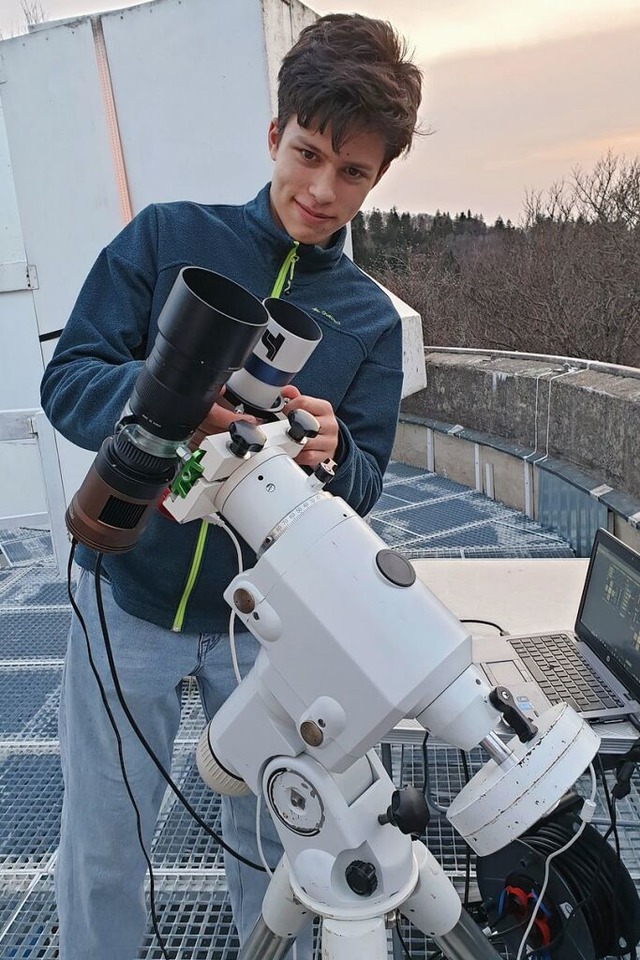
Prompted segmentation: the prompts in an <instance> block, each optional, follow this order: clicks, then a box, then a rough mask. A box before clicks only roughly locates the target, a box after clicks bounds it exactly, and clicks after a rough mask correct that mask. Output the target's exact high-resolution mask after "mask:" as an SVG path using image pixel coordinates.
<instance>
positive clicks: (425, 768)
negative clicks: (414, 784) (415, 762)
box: [422, 730, 429, 800]
mask: <svg viewBox="0 0 640 960" xmlns="http://www.w3.org/2000/svg"><path fill="white" fill-rule="evenodd" d="M428 739H429V731H428V730H425V732H424V737H423V738H422V794H423V796H424V798H425V800H426V799H427V793H428V792H429V760H428V757H427V740H428Z"/></svg>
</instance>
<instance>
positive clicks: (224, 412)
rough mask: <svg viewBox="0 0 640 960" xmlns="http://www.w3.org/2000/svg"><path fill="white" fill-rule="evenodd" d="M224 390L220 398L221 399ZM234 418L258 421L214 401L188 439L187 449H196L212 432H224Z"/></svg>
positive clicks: (250, 421)
mask: <svg viewBox="0 0 640 960" xmlns="http://www.w3.org/2000/svg"><path fill="white" fill-rule="evenodd" d="M223 397H224V392H223V394H221V397H220V399H223ZM234 420H248V421H249V423H259V422H260V421H259V420H257V419H256V418H255V417H250V416H249V415H248V414H246V413H236V411H235V410H233V409H232V408H231V407H229V406H226V405H225V404H224V401H223V403H214V405H213V406H212V407H211V409H210V410H209V413H208V414H207V415H206V417H205V418H204V420H203V421H202V423H201V424H200V426H199V427H198V429H197V430H196V432H195V433H194V434H193V436H192V437H191V440H190V441H189V449H190V450H197V449H198V447H199V446H200V444H201V443H202V441H203V440H204V438H205V437H208V436H209V435H210V434H213V433H224V432H225V431H226V430H228V429H229V426H230V425H231V423H232V422H233V421H234Z"/></svg>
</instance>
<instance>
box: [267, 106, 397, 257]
mask: <svg viewBox="0 0 640 960" xmlns="http://www.w3.org/2000/svg"><path fill="white" fill-rule="evenodd" d="M269 153H270V154H271V159H272V160H273V161H274V164H275V165H274V169H273V177H272V181H271V194H270V200H271V212H272V214H273V216H274V218H275V220H276V222H277V223H278V225H279V226H281V227H283V228H284V229H285V230H286V231H287V233H288V234H289V236H291V237H293V239H294V240H298V241H300V243H309V244H318V245H319V246H326V245H327V244H328V243H329V241H330V239H331V237H332V235H333V234H334V233H335V232H336V230H339V229H340V227H343V226H344V225H345V224H346V223H348V222H349V221H350V220H351V219H352V218H353V217H354V216H355V215H356V213H357V212H358V210H359V209H360V207H361V206H362V203H363V201H364V199H365V197H366V196H367V194H368V193H369V191H370V190H371V188H372V187H373V186H375V184H376V183H377V182H378V180H379V179H380V177H381V176H382V174H383V173H384V172H385V170H386V168H387V165H385V164H384V155H385V143H384V140H383V138H382V136H381V135H380V134H378V133H356V134H354V135H353V136H350V137H348V138H347V140H345V142H344V143H343V144H342V147H341V149H340V151H339V153H336V152H335V151H334V149H333V147H332V146H331V130H330V129H328V128H327V129H325V131H324V133H320V132H319V130H317V129H313V128H311V127H309V128H308V129H305V128H304V127H301V126H299V124H298V122H297V119H296V117H291V118H290V119H289V121H288V122H287V125H286V127H285V129H284V131H283V132H282V134H281V136H278V129H277V123H276V121H275V120H272V121H271V125H270V127H269Z"/></svg>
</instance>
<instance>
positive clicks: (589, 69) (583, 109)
mask: <svg viewBox="0 0 640 960" xmlns="http://www.w3.org/2000/svg"><path fill="white" fill-rule="evenodd" d="M639 49H640V25H639V26H638V27H636V28H632V29H630V28H627V29H620V30H609V31H606V32H602V33H600V34H598V35H589V36H583V37H579V38H576V37H573V38H565V39H561V40H556V41H554V42H553V43H544V44H543V43H541V44H538V45H536V46H532V47H527V48H524V49H519V50H511V49H510V50H501V51H494V52H493V53H491V54H487V53H482V54H478V53H473V54H469V55H465V56H460V55H458V56H455V57H448V58H446V59H439V60H436V61H435V62H434V63H431V64H429V63H427V64H425V80H426V84H425V99H424V105H423V117H424V119H425V122H426V123H428V124H429V125H430V126H431V127H432V128H433V129H434V131H435V133H434V135H433V136H429V137H426V138H423V139H422V140H421V141H419V142H418V143H417V144H416V146H415V148H414V150H413V152H412V154H411V155H410V156H409V158H408V160H407V161H406V162H405V163H404V164H403V163H402V162H401V163H399V164H398V163H396V165H395V167H392V169H391V170H390V171H389V173H388V174H387V176H386V177H385V178H384V179H383V181H382V182H381V184H380V186H379V187H378V188H377V190H376V191H375V192H374V193H373V194H372V195H371V198H370V204H371V205H375V206H379V207H382V208H387V207H390V206H391V205H392V204H393V203H395V204H396V206H397V207H398V208H399V209H407V210H411V211H412V212H418V211H425V212H433V211H434V210H435V209H436V208H439V209H440V210H450V211H451V212H455V211H457V210H466V209H468V208H469V207H470V208H471V209H473V210H474V211H476V212H481V213H484V214H485V216H486V217H487V218H488V219H490V220H493V219H495V217H496V216H497V215H498V214H501V215H502V216H503V217H505V218H507V217H508V218H511V219H512V220H517V219H518V217H519V215H520V212H521V210H522V206H523V199H524V195H525V192H526V191H527V190H530V189H534V190H544V189H546V188H547V187H549V186H550V185H551V184H552V183H554V182H555V181H557V180H560V179H562V178H563V177H565V176H568V175H569V174H570V172H571V169H572V168H573V167H574V166H575V165H576V164H580V165H581V166H582V167H583V168H585V169H589V168H590V167H592V166H593V164H594V163H595V161H596V160H597V159H598V158H599V157H600V156H602V155H603V154H604V153H606V152H607V150H609V149H611V150H612V151H613V152H614V153H626V154H631V155H632V154H634V153H637V152H639V147H640V144H639V143H638V104H637V91H638V89H640V58H639V57H638V55H637V51H638V50H639Z"/></svg>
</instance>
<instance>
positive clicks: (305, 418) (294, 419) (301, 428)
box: [287, 410, 320, 443]
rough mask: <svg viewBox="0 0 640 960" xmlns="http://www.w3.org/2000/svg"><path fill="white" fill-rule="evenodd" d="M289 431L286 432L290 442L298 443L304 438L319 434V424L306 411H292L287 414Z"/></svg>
mask: <svg viewBox="0 0 640 960" xmlns="http://www.w3.org/2000/svg"><path fill="white" fill-rule="evenodd" d="M287 419H288V421H289V430H288V431H287V432H288V434H289V436H290V437H291V439H292V440H295V441H296V443H300V441H301V440H304V438H305V437H317V436H318V433H319V432H320V424H319V423H318V421H317V420H316V418H315V417H314V416H313V414H312V413H308V412H307V411H306V410H292V411H291V413H290V414H288V416H287Z"/></svg>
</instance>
